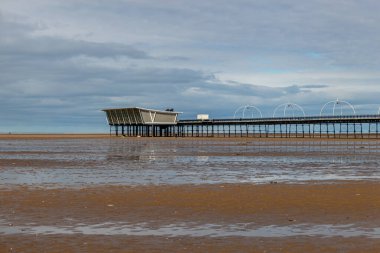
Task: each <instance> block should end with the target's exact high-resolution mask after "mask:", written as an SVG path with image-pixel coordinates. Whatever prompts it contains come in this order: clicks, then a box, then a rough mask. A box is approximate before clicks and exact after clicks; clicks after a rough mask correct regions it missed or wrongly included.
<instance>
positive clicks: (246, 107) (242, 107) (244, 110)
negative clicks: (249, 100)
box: [234, 105, 263, 119]
mask: <svg viewBox="0 0 380 253" xmlns="http://www.w3.org/2000/svg"><path fill="white" fill-rule="evenodd" d="M249 108H253V109H255V110H256V111H257V112H259V114H260V118H262V117H263V114H262V113H261V110H260V109H259V108H258V107H256V106H254V105H243V106H240V107H239V108H237V109H236V111H235V113H234V119H235V118H236V114H237V113H238V112H239V111H240V110H242V109H243V112H242V118H245V112H246V110H247V109H249ZM252 116H253V113H252Z"/></svg>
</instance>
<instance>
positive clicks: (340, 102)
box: [319, 98, 380, 116]
mask: <svg viewBox="0 0 380 253" xmlns="http://www.w3.org/2000/svg"><path fill="white" fill-rule="evenodd" d="M331 104H333V108H332V115H333V116H335V111H336V107H337V106H340V115H343V107H344V106H348V108H350V109H352V112H353V113H354V115H356V111H355V108H354V106H353V105H352V104H350V103H349V102H347V101H343V100H339V99H338V98H337V99H336V100H332V101H329V102H327V103H326V104H324V105H323V106H322V108H321V111H320V113H319V116H322V114H323V112H324V110H325V109H326V108H327V106H328V105H331ZM379 110H380V108H379Z"/></svg>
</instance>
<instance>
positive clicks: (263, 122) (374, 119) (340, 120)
mask: <svg viewBox="0 0 380 253" xmlns="http://www.w3.org/2000/svg"><path fill="white" fill-rule="evenodd" d="M104 111H105V112H106V114H107V120H108V124H109V126H110V135H112V134H114V135H116V136H128V137H138V136H140V137H178V138H184V137H225V138H231V137H246V138H337V139H342V138H346V139H352V138H353V139H358V138H360V139H375V138H376V139H379V138H380V135H379V131H380V128H379V125H380V115H379V114H373V115H334V116H302V117H272V118H232V119H194V120H177V116H178V114H179V113H178V112H173V111H159V110H150V109H144V108H117V109H105V110H104Z"/></svg>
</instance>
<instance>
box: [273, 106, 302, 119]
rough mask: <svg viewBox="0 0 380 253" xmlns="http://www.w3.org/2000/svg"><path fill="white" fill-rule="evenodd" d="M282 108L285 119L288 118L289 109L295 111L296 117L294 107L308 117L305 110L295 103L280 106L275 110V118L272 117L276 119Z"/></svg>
mask: <svg viewBox="0 0 380 253" xmlns="http://www.w3.org/2000/svg"><path fill="white" fill-rule="evenodd" d="M281 107H284V117H286V111H287V110H288V108H292V110H293V117H294V107H295V108H297V109H299V110H300V111H301V112H302V114H303V116H304V117H305V116H306V114H305V111H304V109H303V108H302V107H301V106H300V105H298V104H295V103H284V104H280V105H279V106H277V107H276V108H275V109H274V111H273V116H272V117H273V118H274V117H276V112H277V111H278V109H280V108H281Z"/></svg>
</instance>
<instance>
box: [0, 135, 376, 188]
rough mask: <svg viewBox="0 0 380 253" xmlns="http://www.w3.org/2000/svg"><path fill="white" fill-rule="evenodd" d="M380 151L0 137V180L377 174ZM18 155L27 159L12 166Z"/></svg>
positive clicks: (295, 178) (298, 178)
mask: <svg viewBox="0 0 380 253" xmlns="http://www.w3.org/2000/svg"><path fill="white" fill-rule="evenodd" d="M379 154H380V142H378V141H363V142H359V141H353V142H347V141H320V142H319V141H275V140H273V141H260V140H257V139H255V140H247V139H244V140H243V139H242V141H239V140H238V141H231V140H228V141H227V140H226V141H210V140H189V139H172V140H168V139H162V140H160V139H127V138H110V139H63V140H0V160H2V165H0V185H1V186H2V187H9V186H12V185H28V186H45V187H67V186H68V187H76V186H78V187H81V186H88V185H104V184H107V185H147V184H153V185H160V184H214V183H268V182H274V181H275V182H281V183H304V182H308V181H323V182H325V181H327V180H378V179H380V159H378V155H379ZM19 160H22V161H28V163H27V164H23V165H17V161H19ZM36 161H39V163H36ZM41 161H42V163H41ZM43 161H53V162H56V164H55V165H52V164H51V163H46V165H44V163H43Z"/></svg>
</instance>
